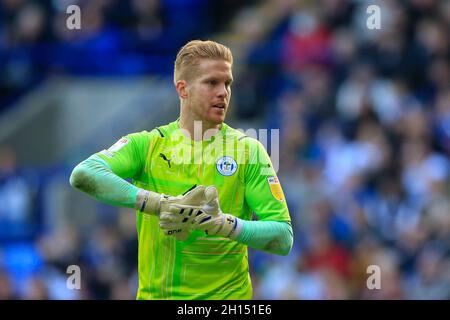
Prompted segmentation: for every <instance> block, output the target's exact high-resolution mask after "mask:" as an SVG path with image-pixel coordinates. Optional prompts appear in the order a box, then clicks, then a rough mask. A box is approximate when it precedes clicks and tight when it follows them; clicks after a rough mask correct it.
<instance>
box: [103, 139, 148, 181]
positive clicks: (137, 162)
mask: <svg viewBox="0 0 450 320" xmlns="http://www.w3.org/2000/svg"><path fill="white" fill-rule="evenodd" d="M153 136H154V134H153V132H150V133H149V132H147V131H142V132H139V133H132V134H129V135H126V136H124V137H122V138H121V139H119V140H118V141H117V142H116V143H114V144H113V145H112V146H111V147H110V148H109V149H105V150H102V151H100V152H98V153H97V155H98V156H100V157H101V158H102V159H103V160H104V161H105V162H106V163H107V164H108V165H109V166H110V168H111V170H112V172H114V173H115V174H116V175H118V176H119V177H121V178H123V179H128V178H135V177H137V176H139V175H140V173H141V172H142V171H143V169H144V166H145V159H146V157H147V152H148V148H149V145H150V142H151V140H152V137H153Z"/></svg>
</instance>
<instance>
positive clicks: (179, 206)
mask: <svg viewBox="0 0 450 320" xmlns="http://www.w3.org/2000/svg"><path fill="white" fill-rule="evenodd" d="M204 190H205V186H197V187H195V188H193V189H191V190H189V191H188V192H186V193H185V194H183V195H180V196H176V197H172V196H168V195H165V194H160V193H156V192H152V191H148V190H143V189H141V190H140V191H139V193H138V201H137V205H136V207H138V209H139V210H140V211H141V212H144V213H147V214H154V215H156V216H158V217H159V218H160V225H161V228H162V229H163V231H164V233H165V234H166V235H175V236H176V237H177V239H178V240H186V239H187V237H188V235H189V228H186V227H185V226H186V225H187V223H189V222H190V221H191V219H192V218H193V215H192V214H193V213H197V212H198V207H199V206H201V205H203V204H204V203H205V200H206V199H205V192H204ZM189 213H190V214H191V215H192V218H190V217H189ZM168 215H169V216H170V218H171V219H170V223H168V222H167V220H166V218H167V216H168ZM161 219H162V220H161Z"/></svg>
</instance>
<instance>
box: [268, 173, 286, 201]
mask: <svg viewBox="0 0 450 320" xmlns="http://www.w3.org/2000/svg"><path fill="white" fill-rule="evenodd" d="M267 182H268V183H269V188H270V192H272V195H273V196H274V197H275V199H277V200H279V201H283V200H284V193H283V189H282V188H281V185H280V181H278V178H277V177H268V178H267Z"/></svg>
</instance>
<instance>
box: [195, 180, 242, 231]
mask: <svg viewBox="0 0 450 320" xmlns="http://www.w3.org/2000/svg"><path fill="white" fill-rule="evenodd" d="M205 198H206V204H205V205H204V206H203V207H202V208H201V210H200V211H199V212H198V213H196V214H195V216H194V218H193V219H192V225H191V227H192V229H194V230H202V231H205V232H206V234H208V235H218V236H222V237H225V238H230V239H236V237H237V236H238V235H239V233H240V232H241V229H242V221H241V220H240V219H238V218H237V217H235V216H233V215H231V214H227V213H223V212H222V210H221V209H220V205H219V196H218V193H217V189H216V187H215V186H209V187H206V189H205Z"/></svg>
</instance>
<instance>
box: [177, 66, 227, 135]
mask: <svg viewBox="0 0 450 320" xmlns="http://www.w3.org/2000/svg"><path fill="white" fill-rule="evenodd" d="M194 72H195V73H194V74H193V75H192V76H191V79H190V80H189V81H187V82H186V92H187V99H186V104H185V106H184V107H185V108H186V110H185V112H187V113H190V114H191V116H192V118H193V119H194V120H201V121H202V122H203V125H204V126H209V127H214V126H216V125H219V124H221V123H222V122H223V121H224V120H225V115H226V113H227V110H228V105H229V102H230V98H231V83H232V81H233V75H232V73H231V64H230V63H229V62H226V61H224V60H213V59H201V60H200V61H199V64H198V65H197V66H196V67H195V71H194Z"/></svg>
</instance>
